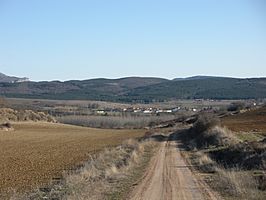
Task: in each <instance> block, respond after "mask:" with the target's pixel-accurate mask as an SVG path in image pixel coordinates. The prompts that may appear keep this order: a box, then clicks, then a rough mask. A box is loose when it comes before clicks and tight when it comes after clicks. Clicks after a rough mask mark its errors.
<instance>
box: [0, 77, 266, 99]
mask: <svg viewBox="0 0 266 200" xmlns="http://www.w3.org/2000/svg"><path fill="white" fill-rule="evenodd" d="M0 95H2V96H6V97H18V98H45V99H80V100H85V99H88V100H105V101H122V102H132V101H142V102H143V101H144V102H150V101H154V100H155V101H163V100H170V99H200V98H202V99H250V98H252V99H254V98H255V99H257V98H266V78H249V79H237V78H224V77H204V78H202V77H201V78H188V79H178V80H167V79H161V78H145V77H127V78H120V79H103V78H102V79H90V80H83V81H79V80H71V81H65V82H60V81H51V82H22V83H0Z"/></svg>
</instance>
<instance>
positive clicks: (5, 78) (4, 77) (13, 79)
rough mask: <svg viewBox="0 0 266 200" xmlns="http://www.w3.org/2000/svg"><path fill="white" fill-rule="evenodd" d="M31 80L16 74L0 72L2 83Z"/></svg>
mask: <svg viewBox="0 0 266 200" xmlns="http://www.w3.org/2000/svg"><path fill="white" fill-rule="evenodd" d="M26 81H29V79H28V78H26V77H24V78H18V77H15V76H7V75H5V74H3V73H0V82H1V83H19V82H26Z"/></svg>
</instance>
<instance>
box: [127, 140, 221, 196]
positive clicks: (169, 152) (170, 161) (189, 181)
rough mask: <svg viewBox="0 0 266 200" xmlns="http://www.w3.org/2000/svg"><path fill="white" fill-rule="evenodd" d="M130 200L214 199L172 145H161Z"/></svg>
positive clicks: (169, 142)
mask: <svg viewBox="0 0 266 200" xmlns="http://www.w3.org/2000/svg"><path fill="white" fill-rule="evenodd" d="M130 199H131V200H174V199H177V200H194V199H196V200H203V199H211V200H215V199H217V198H216V197H215V196H214V195H213V194H212V192H211V191H210V190H209V189H208V188H207V187H206V185H203V183H202V182H201V181H199V180H197V179H196V177H195V176H194V175H193V173H192V172H191V171H190V169H189V166H188V165H187V163H186V162H185V160H184V159H183V157H182V156H181V154H180V150H179V149H178V147H177V143H176V141H164V142H162V144H161V147H160V149H159V151H158V153H157V154H156V155H155V157H154V158H153V160H152V161H151V164H150V166H149V168H148V170H147V172H146V174H145V176H144V178H143V180H142V181H141V182H140V183H139V184H138V185H137V186H136V188H135V189H134V190H133V192H132V194H131V195H130Z"/></svg>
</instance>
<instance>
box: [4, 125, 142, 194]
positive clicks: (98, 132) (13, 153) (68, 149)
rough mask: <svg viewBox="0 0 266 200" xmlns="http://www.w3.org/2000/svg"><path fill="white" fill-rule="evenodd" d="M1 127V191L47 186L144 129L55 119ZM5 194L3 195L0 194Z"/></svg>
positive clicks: (139, 133) (138, 135)
mask: <svg viewBox="0 0 266 200" xmlns="http://www.w3.org/2000/svg"><path fill="white" fill-rule="evenodd" d="M14 128H15V131H9V132H4V131H0V152H1V154H0V193H6V192H7V191H8V190H10V189H14V190H17V191H23V192H25V191H27V190H30V189H33V188H36V187H40V186H45V185H46V184H47V183H49V182H50V181H51V179H52V178H58V177H60V176H61V174H62V172H63V171H64V170H70V169H72V168H75V167H76V166H78V165H79V164H81V163H82V162H83V161H85V160H86V159H88V157H89V155H90V154H92V153H94V152H96V151H99V150H101V149H103V148H105V147H108V146H114V145H118V144H120V143H121V142H122V141H123V140H125V139H128V138H135V137H140V136H143V134H144V130H105V129H92V128H85V127H77V126H71V125H63V124H52V123H33V122H32V123H16V124H14ZM0 196H1V195H0Z"/></svg>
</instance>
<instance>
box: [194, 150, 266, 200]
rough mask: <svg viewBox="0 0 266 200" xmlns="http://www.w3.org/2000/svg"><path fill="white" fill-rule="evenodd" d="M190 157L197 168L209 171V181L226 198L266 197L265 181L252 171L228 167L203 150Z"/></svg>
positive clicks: (201, 170) (257, 198)
mask: <svg viewBox="0 0 266 200" xmlns="http://www.w3.org/2000/svg"><path fill="white" fill-rule="evenodd" d="M190 158H191V161H192V163H193V164H194V165H195V166H196V169H198V170H199V171H200V172H203V173H207V174H206V175H205V176H204V177H205V180H206V181H207V183H208V184H209V185H210V186H211V187H212V188H213V189H214V190H215V191H217V192H219V193H220V194H221V195H222V196H223V197H224V198H225V199H228V200H233V199H245V200H262V199H265V195H266V193H265V191H262V190H261V189H260V188H261V187H263V186H264V185H263V184H264V183H263V182H259V181H258V180H257V179H256V178H255V177H254V176H253V175H252V172H251V171H244V170H242V169H240V168H231V169H229V168H227V169H226V168H224V167H223V166H221V165H219V164H218V163H216V162H215V161H214V160H212V159H211V158H210V157H209V155H208V154H206V153H204V152H203V151H198V152H196V153H192V156H191V157H190ZM264 190H265V189H264Z"/></svg>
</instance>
